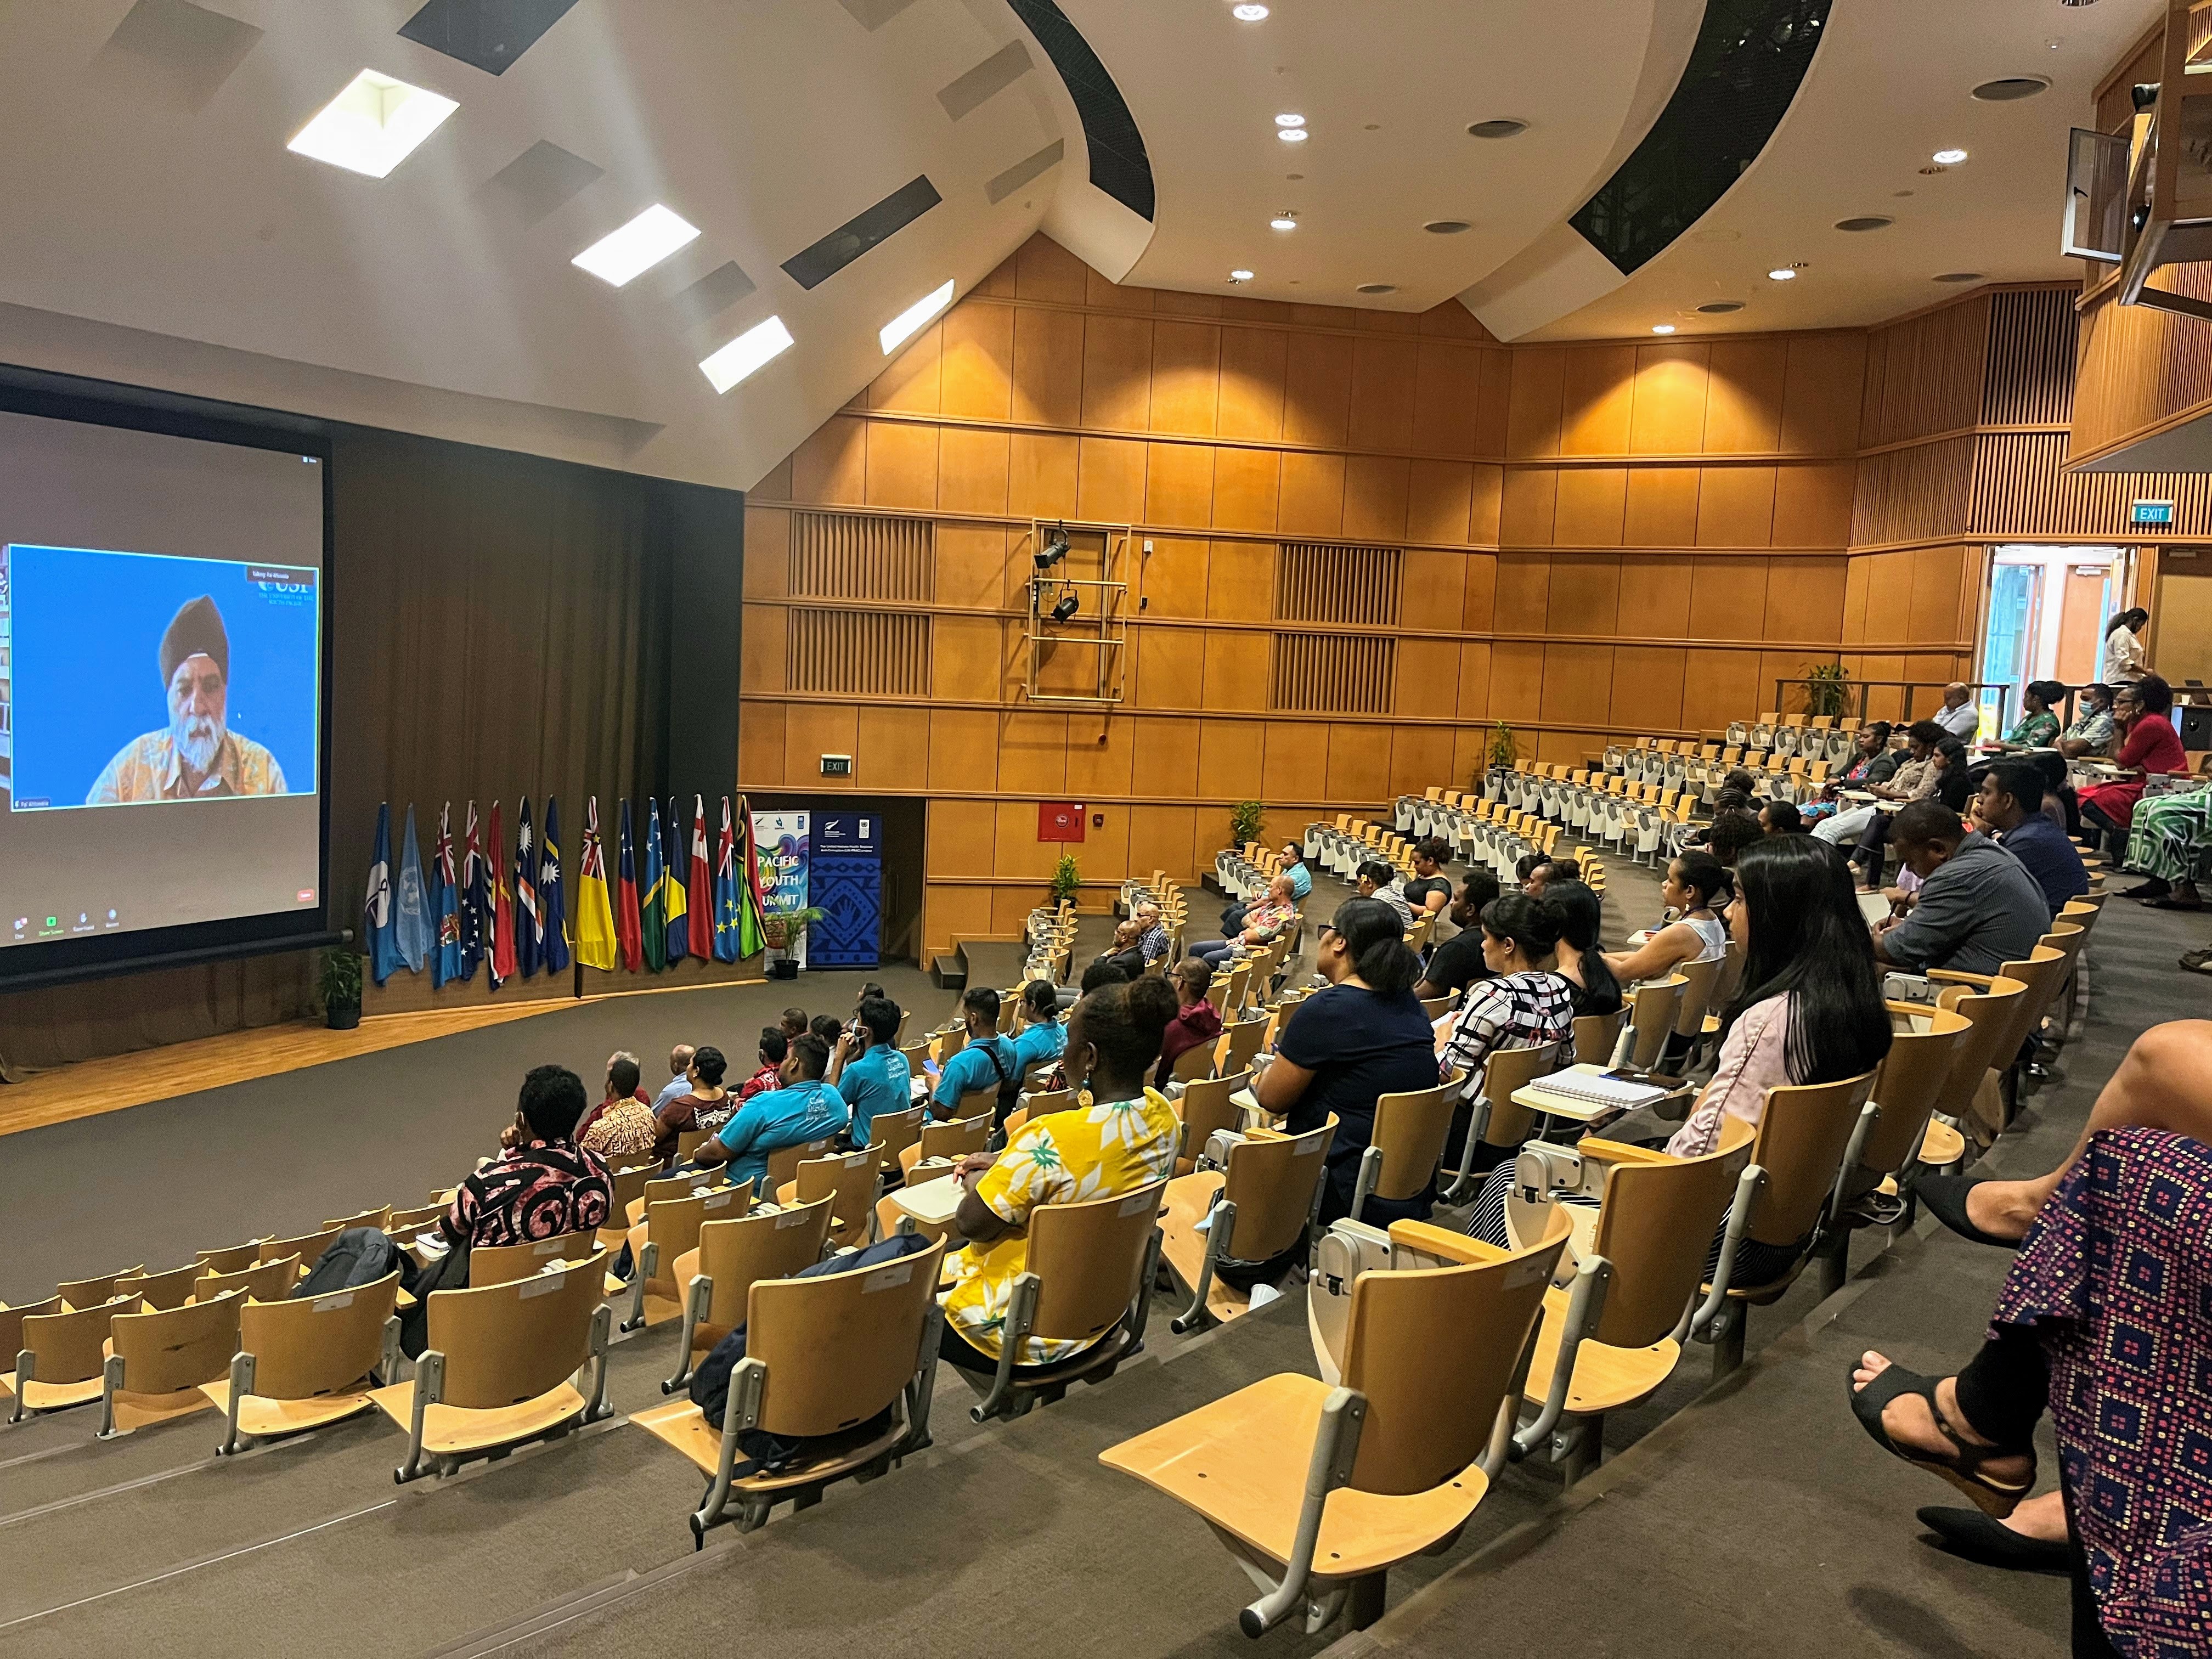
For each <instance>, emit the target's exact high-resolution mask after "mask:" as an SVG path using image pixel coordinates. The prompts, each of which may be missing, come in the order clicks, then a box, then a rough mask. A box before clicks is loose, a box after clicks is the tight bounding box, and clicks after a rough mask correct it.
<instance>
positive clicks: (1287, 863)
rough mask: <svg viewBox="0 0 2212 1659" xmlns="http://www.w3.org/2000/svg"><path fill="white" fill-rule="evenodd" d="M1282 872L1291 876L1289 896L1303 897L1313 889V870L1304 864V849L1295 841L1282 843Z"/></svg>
mask: <svg viewBox="0 0 2212 1659" xmlns="http://www.w3.org/2000/svg"><path fill="white" fill-rule="evenodd" d="M1283 873H1284V874H1285V875H1286V876H1288V877H1289V878H1291V897H1292V898H1294V899H1303V898H1304V897H1305V896H1306V895H1307V894H1309V893H1310V892H1312V891H1313V872H1312V871H1311V870H1310V869H1309V868H1308V867H1307V866H1306V854H1305V849H1304V848H1302V847H1300V846H1299V845H1298V844H1297V842H1294V841H1292V842H1284V843H1283Z"/></svg>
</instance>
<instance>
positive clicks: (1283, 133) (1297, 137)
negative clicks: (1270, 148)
mask: <svg viewBox="0 0 2212 1659" xmlns="http://www.w3.org/2000/svg"><path fill="white" fill-rule="evenodd" d="M1275 137H1278V138H1279V139H1281V140H1282V141H1283V142H1284V143H1286V144H1303V143H1305V141H1306V140H1307V138H1309V137H1311V135H1310V133H1308V132H1307V131H1306V130H1305V129H1304V127H1278V128H1276V129H1275Z"/></svg>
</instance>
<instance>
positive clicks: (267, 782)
mask: <svg viewBox="0 0 2212 1659" xmlns="http://www.w3.org/2000/svg"><path fill="white" fill-rule="evenodd" d="M161 684H162V685H163V687H164V688H165V692H166V695H167V698H168V704H169V723H168V725H167V726H164V727H162V728H161V730H160V731H157V732H147V733H146V734H145V735H144V736H143V737H141V738H132V739H131V741H130V742H129V743H127V744H124V745H123V747H122V749H121V750H118V752H117V754H116V756H115V758H114V759H112V760H111V761H109V762H108V763H107V765H106V768H104V769H102V770H101V772H100V775H99V777H97V778H95V779H94V781H93V785H92V790H91V793H88V795H86V796H85V798H84V804H85V805H87V806H118V805H128V804H131V803H133V802H139V801H155V800H206V799H210V798H212V797H215V796H220V795H282V794H284V793H288V791H287V790H286V788H285V785H284V769H283V767H281V766H279V765H278V764H277V763H276V756H274V755H272V754H270V752H269V751H268V750H266V749H264V748H263V747H262V746H261V745H260V744H258V743H256V742H254V741H253V739H252V738H242V737H240V736H239V734H238V733H237V732H234V731H232V730H230V728H229V726H228V720H229V711H230V633H229V630H228V629H226V628H225V627H224V626H223V621H222V611H218V610H216V604H215V601H214V600H213V599H210V598H209V597H208V596H207V595H206V594H204V593H203V594H201V595H200V597H199V598H197V599H192V600H190V601H188V602H187V603H186V604H185V605H182V606H180V607H179V609H178V611H177V614H176V615H175V616H173V617H171V618H170V619H169V626H168V628H167V631H165V632H164V633H163V634H162V635H161Z"/></svg>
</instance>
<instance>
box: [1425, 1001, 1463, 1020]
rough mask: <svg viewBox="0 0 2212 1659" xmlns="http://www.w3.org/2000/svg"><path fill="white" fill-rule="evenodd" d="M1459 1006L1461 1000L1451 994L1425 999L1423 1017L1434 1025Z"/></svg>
mask: <svg viewBox="0 0 2212 1659" xmlns="http://www.w3.org/2000/svg"><path fill="white" fill-rule="evenodd" d="M1458 1006H1459V999H1458V998H1457V997H1455V996H1452V995H1450V994H1446V995H1443V996H1440V997H1423V998H1422V999H1421V1017H1422V1018H1424V1019H1425V1020H1427V1021H1428V1022H1429V1024H1431V1025H1433V1024H1436V1023H1437V1021H1438V1020H1440V1019H1442V1018H1443V1017H1444V1016H1445V1015H1446V1014H1448V1013H1449V1012H1451V1011H1452V1010H1453V1009H1455V1008H1456V1007H1458Z"/></svg>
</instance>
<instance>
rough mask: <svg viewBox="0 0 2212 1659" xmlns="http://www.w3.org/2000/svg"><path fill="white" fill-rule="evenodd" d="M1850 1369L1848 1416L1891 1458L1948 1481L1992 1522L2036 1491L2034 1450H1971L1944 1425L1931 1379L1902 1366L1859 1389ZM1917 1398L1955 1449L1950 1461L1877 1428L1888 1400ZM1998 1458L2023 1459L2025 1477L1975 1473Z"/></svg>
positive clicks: (1846, 1382)
mask: <svg viewBox="0 0 2212 1659" xmlns="http://www.w3.org/2000/svg"><path fill="white" fill-rule="evenodd" d="M1857 1369H1858V1367H1857V1365H1856V1364H1854V1365H1853V1366H1852V1367H1851V1370H1850V1371H1846V1372H1844V1386H1845V1387H1846V1388H1847V1389H1850V1396H1851V1415H1852V1416H1854V1417H1856V1418H1857V1419H1858V1420H1859V1426H1860V1427H1862V1428H1863V1429H1864V1430H1865V1431H1867V1433H1868V1434H1869V1436H1870V1437H1872V1438H1873V1440H1874V1443H1875V1445H1877V1446H1880V1447H1881V1449H1883V1450H1884V1451H1886V1452H1887V1453H1888V1454H1889V1455H1891V1456H1892V1457H1894V1458H1897V1459H1898V1460H1899V1461H1900V1462H1906V1463H1910V1464H1911V1465H1912V1466H1913V1467H1914V1468H1922V1469H1925V1470H1927V1471H1928V1472H1929V1474H1933V1475H1935V1476H1936V1477H1937V1478H1939V1479H1941V1480H1948V1482H1950V1483H1951V1485H1953V1486H1956V1487H1957V1488H1958V1489H1959V1490H1960V1492H1964V1493H1966V1496H1967V1498H1969V1499H1970V1500H1972V1504H1973V1505H1974V1507H1975V1508H1976V1509H1978V1510H1980V1511H1981V1512H1982V1513H1983V1514H1984V1515H1986V1516H1990V1517H1991V1518H1992V1519H1994V1520H1998V1521H2002V1520H2003V1519H2004V1518H2005V1516H2008V1515H2010V1514H2011V1513H2012V1512H2013V1511H2014V1510H2015V1509H2017V1508H2019V1507H2020V1504H2021V1499H2023V1498H2026V1497H2027V1495H2028V1493H2029V1492H2033V1491H2034V1489H2035V1448H2034V1447H2033V1446H1970V1445H1968V1444H1967V1443H1966V1442H1965V1441H1964V1440H1962V1439H1960V1437H1959V1433H1958V1431H1957V1430H1955V1429H1954V1428H1953V1427H1952V1426H1951V1425H1949V1424H1948V1423H1947V1422H1945V1421H1944V1420H1943V1412H1942V1407H1939V1406H1938V1405H1936V1379H1935V1378H1934V1377H1932V1376H1922V1375H1921V1374H1920V1373H1919V1372H1917V1371H1908V1370H1905V1367H1903V1366H1902V1365H1889V1366H1886V1367H1884V1368H1883V1370H1882V1371H1881V1375H1880V1376H1876V1377H1875V1379H1874V1381H1873V1382H1871V1383H1868V1384H1867V1385H1866V1387H1864V1388H1863V1389H1862V1388H1859V1387H1857V1386H1856V1385H1855V1384H1854V1383H1852V1381H1851V1372H1852V1371H1856V1370H1857ZM1907 1394H1917V1395H1919V1396H1920V1397H1921V1398H1922V1399H1923V1400H1925V1401H1927V1402H1928V1414H1929V1416H1931V1417H1933V1418H1934V1419H1936V1427H1937V1428H1939V1429H1941V1430H1942V1431H1943V1437H1944V1438H1945V1439H1947V1440H1948V1441H1949V1442H1950V1443H1952V1445H1954V1447H1956V1448H1957V1449H1958V1456H1957V1457H1956V1458H1955V1459H1952V1458H1942V1457H1935V1456H1931V1455H1929V1454H1928V1453H1926V1452H1923V1451H1917V1450H1915V1449H1911V1448H1909V1447H1905V1446H1900V1445H1899V1444H1898V1443H1897V1442H1895V1441H1894V1440H1893V1439H1891V1438H1890V1437H1889V1431H1888V1430H1887V1429H1885V1428H1883V1427H1882V1425H1881V1413H1882V1411H1883V1409H1884V1408H1885V1407H1887V1406H1888V1404H1889V1403H1890V1401H1893V1400H1895V1399H1896V1398H1897V1397H1898V1396H1899V1395H1907ZM2000 1457H2025V1458H2027V1478H2026V1479H2025V1480H2018V1481H2009V1480H1992V1479H1990V1477H1989V1476H1987V1475H1984V1474H1979V1473H1978V1471H1979V1470H1980V1468H1981V1467H1982V1465H1983V1464H1984V1463H1987V1462H1991V1461H1993V1460H1994V1459H1996V1458H2000Z"/></svg>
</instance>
